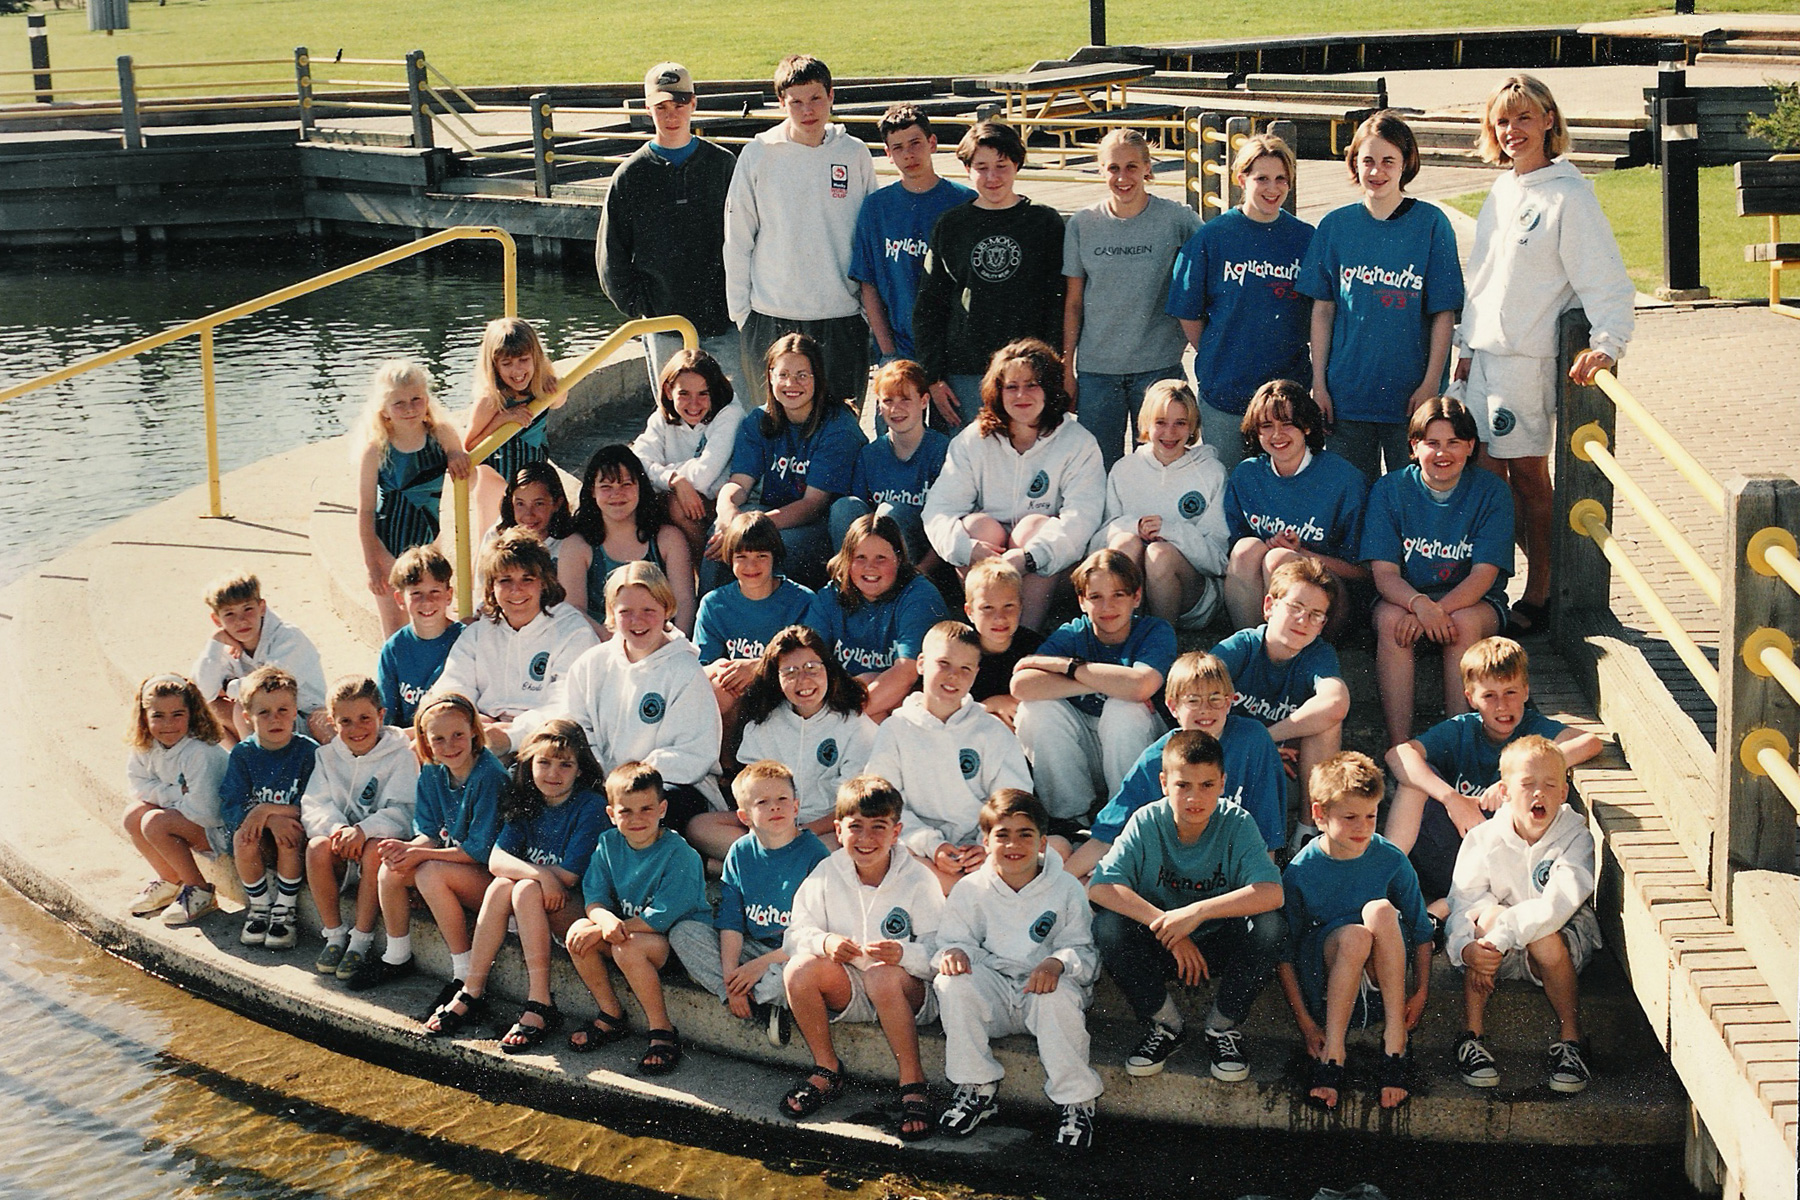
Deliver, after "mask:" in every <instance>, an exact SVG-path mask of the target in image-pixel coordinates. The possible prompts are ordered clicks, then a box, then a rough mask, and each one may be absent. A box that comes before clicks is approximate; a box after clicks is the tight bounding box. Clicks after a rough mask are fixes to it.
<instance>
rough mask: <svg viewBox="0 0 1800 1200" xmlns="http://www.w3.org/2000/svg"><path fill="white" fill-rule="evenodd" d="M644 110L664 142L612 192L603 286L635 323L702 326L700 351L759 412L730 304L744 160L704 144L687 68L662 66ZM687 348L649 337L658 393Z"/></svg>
mask: <svg viewBox="0 0 1800 1200" xmlns="http://www.w3.org/2000/svg"><path fill="white" fill-rule="evenodd" d="M644 107H645V108H647V109H649V110H650V123H651V125H652V126H654V127H655V129H656V136H655V137H654V138H652V139H651V140H650V141H648V142H645V143H644V144H643V145H642V146H639V147H638V148H637V150H636V151H635V152H634V153H633V154H632V155H631V157H630V158H627V159H626V160H625V162H624V164H623V165H622V166H620V167H619V169H618V170H617V171H616V172H614V174H613V177H612V181H611V184H610V186H608V188H607V189H606V203H605V204H604V205H602V206H601V209H600V232H599V235H598V236H597V237H595V239H594V268H595V270H597V271H598V272H599V273H600V286H601V288H602V289H604V290H605V292H606V296H607V299H609V300H611V301H612V302H613V305H614V306H615V307H616V308H618V310H619V311H620V312H622V313H624V314H625V315H626V316H628V317H669V316H680V317H686V318H687V319H688V320H690V321H692V322H693V323H694V329H695V331H696V332H698V333H699V334H700V348H701V349H703V350H705V351H706V352H707V353H708V354H711V355H712V356H713V357H714V358H716V359H718V360H719V365H720V366H721V367H723V368H724V369H725V377H726V378H727V379H729V380H731V391H732V394H733V395H736V396H745V397H746V398H745V400H744V403H745V405H746V406H747V407H750V408H754V407H756V401H755V400H754V399H752V398H749V397H748V395H747V393H746V391H745V388H744V380H745V378H747V376H746V375H745V374H744V373H743V370H742V358H741V356H740V352H739V347H738V336H737V327H736V326H735V325H733V324H732V322H731V317H730V315H729V313H728V312H727V310H726V306H725V194H726V192H727V190H728V189H729V188H730V187H731V174H732V170H733V169H734V168H735V167H736V166H737V160H736V159H735V158H733V157H732V156H731V152H730V151H728V150H724V149H721V148H720V147H718V146H715V145H713V144H712V143H711V142H707V141H702V140H701V139H699V138H697V137H695V136H694V108H695V104H694V79H693V76H691V75H689V74H688V69H687V68H686V67H684V66H682V65H681V64H680V63H673V62H662V63H657V64H656V65H655V66H654V67H651V68H650V69H649V70H648V71H647V72H645V73H644ZM679 349H681V335H680V334H676V333H652V334H647V335H645V337H644V362H645V365H646V366H648V367H649V368H650V386H651V388H652V389H654V388H655V387H656V382H657V379H658V378H659V377H660V376H661V374H662V365H663V363H664V362H665V361H667V359H668V357H669V356H670V355H671V354H673V353H675V351H677V350H679ZM748 377H749V378H754V377H755V376H748Z"/></svg>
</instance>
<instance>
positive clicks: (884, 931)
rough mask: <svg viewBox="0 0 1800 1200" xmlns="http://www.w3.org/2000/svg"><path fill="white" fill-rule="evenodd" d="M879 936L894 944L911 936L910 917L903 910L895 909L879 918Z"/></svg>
mask: <svg viewBox="0 0 1800 1200" xmlns="http://www.w3.org/2000/svg"><path fill="white" fill-rule="evenodd" d="M881 936H883V937H886V938H892V939H893V940H894V941H896V942H900V941H905V940H906V939H907V938H910V937H911V936H912V917H911V915H909V914H908V913H907V911H906V910H905V909H904V908H896V909H894V910H893V911H891V912H889V913H888V915H887V916H885V917H883V918H881Z"/></svg>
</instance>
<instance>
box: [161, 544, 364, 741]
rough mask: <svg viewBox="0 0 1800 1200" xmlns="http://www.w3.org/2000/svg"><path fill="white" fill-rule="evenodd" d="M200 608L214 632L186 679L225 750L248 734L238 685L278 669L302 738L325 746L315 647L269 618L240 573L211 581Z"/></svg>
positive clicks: (255, 585) (250, 579)
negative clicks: (292, 684) (290, 692)
mask: <svg viewBox="0 0 1800 1200" xmlns="http://www.w3.org/2000/svg"><path fill="white" fill-rule="evenodd" d="M206 607H207V608H208V609H210V610H211V612H212V623H213V626H214V628H215V629H216V630H217V632H216V633H214V634H213V636H212V640H211V641H209V642H207V643H206V648H205V649H204V650H202V651H201V652H200V657H199V658H198V659H196V660H195V662H194V669H193V670H192V671H189V672H188V676H189V678H191V679H192V680H193V681H194V686H196V687H198V688H199V689H200V694H201V695H202V696H205V697H206V702H207V703H208V704H210V705H211V706H212V710H213V716H215V717H217V718H218V719H219V730H220V732H221V733H222V734H223V735H224V740H223V745H224V746H225V748H226V749H230V748H231V747H232V746H233V745H235V744H236V743H237V741H238V740H239V739H240V738H244V737H248V736H249V734H250V723H249V720H248V718H247V715H246V714H245V712H244V706H243V703H242V702H241V699H240V695H239V692H238V685H239V682H240V681H241V680H242V679H244V677H245V676H247V675H249V674H250V673H251V672H253V671H255V670H256V669H257V668H258V667H280V668H281V669H282V670H283V671H286V672H288V673H289V674H291V675H292V676H293V678H294V679H295V681H296V687H297V689H298V691H297V692H296V696H297V700H296V703H298V704H299V706H300V709H299V712H300V717H301V719H302V720H303V721H304V722H305V724H306V732H307V733H308V734H310V735H311V736H312V740H313V741H315V742H318V743H324V742H329V741H330V740H331V735H332V728H331V714H330V713H328V712H326V711H325V668H324V666H323V665H322V664H321V663H320V662H319V650H318V647H316V646H314V645H313V644H312V639H311V638H309V637H307V636H306V635H305V634H304V633H302V632H300V630H299V628H297V627H296V626H293V625H289V624H287V623H286V622H285V621H283V620H282V619H281V618H280V617H278V616H276V615H275V612H274V610H273V609H271V608H270V607H269V602H268V601H266V600H264V599H263V594H262V583H261V582H260V581H259V580H258V579H257V578H256V576H254V575H252V574H249V573H248V572H244V573H241V574H237V575H227V576H225V577H224V578H223V579H215V580H214V581H213V582H212V584H211V585H210V586H209V587H208V588H207V589H206Z"/></svg>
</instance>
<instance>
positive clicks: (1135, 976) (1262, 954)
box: [1094, 908, 1287, 1024]
mask: <svg viewBox="0 0 1800 1200" xmlns="http://www.w3.org/2000/svg"><path fill="white" fill-rule="evenodd" d="M1286 933H1287V923H1286V921H1285V920H1284V919H1283V918H1282V915H1281V910H1280V909H1275V910H1274V911H1272V912H1264V913H1257V914H1256V915H1255V916H1253V917H1227V918H1225V919H1223V920H1218V921H1206V922H1203V923H1202V924H1201V926H1200V928H1198V929H1196V930H1195V931H1194V932H1193V933H1192V934H1190V935H1189V936H1190V938H1191V939H1192V940H1193V942H1194V944H1195V945H1196V946H1198V947H1200V952H1201V953H1202V954H1204V955H1205V956H1206V965H1207V967H1208V968H1209V969H1210V971H1211V974H1212V980H1213V1003H1214V1004H1216V1005H1217V1006H1218V1008H1219V1012H1220V1013H1222V1014H1223V1015H1224V1016H1225V1017H1226V1019H1228V1020H1230V1021H1231V1022H1232V1023H1234V1024H1235V1023H1237V1022H1240V1021H1242V1020H1243V1019H1244V1018H1245V1017H1247V1016H1249V1015H1250V1006H1251V1005H1253V1004H1255V1003H1256V997H1257V994H1258V993H1260V992H1261V991H1262V989H1263V985H1264V984H1266V983H1267V982H1268V981H1269V976H1271V975H1273V974H1274V973H1275V964H1276V963H1277V962H1278V961H1280V958H1281V942H1282V939H1283V938H1284V937H1285V936H1286ZM1094 941H1095V943H1097V944H1098V945H1099V947H1100V959H1101V961H1102V962H1104V963H1105V964H1106V973H1107V974H1108V975H1110V976H1112V981H1113V982H1114V983H1115V984H1117V985H1118V987H1119V990H1120V991H1121V992H1124V993H1125V999H1126V1000H1127V1001H1129V1002H1130V1003H1131V1011H1132V1012H1133V1013H1135V1014H1136V1015H1137V1018H1138V1020H1140V1021H1148V1020H1150V1018H1151V1017H1152V1016H1153V1015H1154V1014H1155V1012H1156V1010H1157V1009H1159V1008H1161V1007H1162V1006H1163V1000H1164V999H1165V998H1166V997H1167V995H1168V981H1169V980H1170V979H1172V978H1174V976H1175V956H1174V955H1172V954H1170V953H1169V952H1168V951H1167V950H1165V949H1163V947H1162V943H1160V942H1158V941H1157V940H1156V935H1155V934H1154V933H1152V932H1150V927H1149V926H1148V925H1145V924H1142V923H1141V922H1138V921H1134V920H1132V919H1131V918H1130V917H1127V916H1123V915H1121V914H1119V913H1116V912H1113V911H1112V910H1111V909H1109V908H1096V909H1095V911H1094Z"/></svg>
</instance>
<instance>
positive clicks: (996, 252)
mask: <svg viewBox="0 0 1800 1200" xmlns="http://www.w3.org/2000/svg"><path fill="white" fill-rule="evenodd" d="M1024 257H1025V255H1024V250H1023V249H1022V248H1021V247H1020V245H1019V243H1018V240H1017V239H1015V238H1013V237H1011V236H1009V235H1007V234H1004V233H997V234H994V235H993V236H992V237H985V238H982V239H981V240H980V241H979V242H976V243H975V249H974V250H972V251H970V253H969V269H970V270H972V271H974V272H975V277H976V278H977V279H979V280H981V281H982V282H983V283H1005V282H1006V281H1007V280H1008V279H1011V278H1012V277H1013V275H1014V274H1015V273H1016V272H1017V271H1018V269H1019V262H1020V260H1022V259H1023V258H1024Z"/></svg>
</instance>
